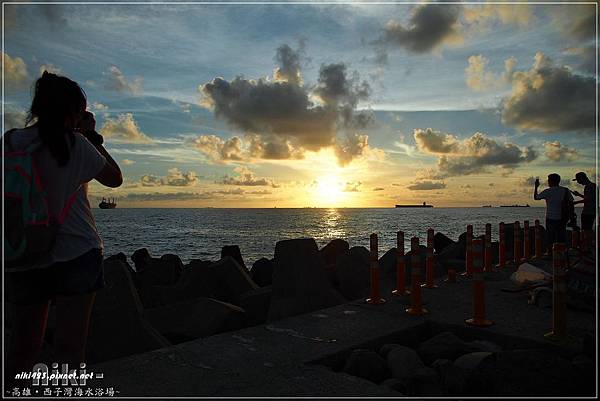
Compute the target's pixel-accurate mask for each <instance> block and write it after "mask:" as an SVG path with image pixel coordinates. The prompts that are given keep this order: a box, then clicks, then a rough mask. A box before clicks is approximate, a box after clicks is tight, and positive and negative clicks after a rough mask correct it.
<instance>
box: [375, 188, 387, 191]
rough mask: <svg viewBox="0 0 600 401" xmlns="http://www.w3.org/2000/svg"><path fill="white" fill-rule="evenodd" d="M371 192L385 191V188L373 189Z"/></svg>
mask: <svg viewBox="0 0 600 401" xmlns="http://www.w3.org/2000/svg"><path fill="white" fill-rule="evenodd" d="M373 191H385V188H382V187H375V188H373Z"/></svg>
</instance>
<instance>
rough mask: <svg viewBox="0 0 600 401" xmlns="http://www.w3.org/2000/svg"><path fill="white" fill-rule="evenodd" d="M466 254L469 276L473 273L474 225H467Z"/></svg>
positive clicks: (466, 268) (466, 271) (466, 269)
mask: <svg viewBox="0 0 600 401" xmlns="http://www.w3.org/2000/svg"><path fill="white" fill-rule="evenodd" d="M465 248H466V255H465V263H466V267H465V274H466V275H467V276H469V277H471V275H472V274H473V226H472V225H470V224H469V225H468V226H467V237H466V243H465Z"/></svg>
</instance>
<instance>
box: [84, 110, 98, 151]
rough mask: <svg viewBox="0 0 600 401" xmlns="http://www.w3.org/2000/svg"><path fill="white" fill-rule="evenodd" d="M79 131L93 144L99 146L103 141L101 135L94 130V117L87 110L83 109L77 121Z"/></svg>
mask: <svg viewBox="0 0 600 401" xmlns="http://www.w3.org/2000/svg"><path fill="white" fill-rule="evenodd" d="M79 132H81V134H82V135H83V136H85V137H86V138H87V140H88V141H90V142H91V143H92V144H93V145H94V146H100V145H102V144H103V143H104V138H103V137H102V135H100V134H99V133H97V132H96V119H95V118H94V115H93V114H92V113H91V112H89V111H87V110H86V111H84V112H83V116H82V117H81V121H80V122H79Z"/></svg>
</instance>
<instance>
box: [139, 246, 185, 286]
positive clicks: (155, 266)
mask: <svg viewBox="0 0 600 401" xmlns="http://www.w3.org/2000/svg"><path fill="white" fill-rule="evenodd" d="M131 260H133V263H134V264H135V270H136V272H137V277H138V279H136V284H138V285H141V284H144V285H172V284H175V283H176V282H177V280H178V279H179V276H181V272H182V271H183V263H182V262H181V259H180V258H179V256H177V255H173V254H166V255H163V256H162V257H160V258H153V257H151V256H150V253H148V250H147V249H146V248H142V249H138V250H137V251H135V252H134V253H133V255H132V256H131Z"/></svg>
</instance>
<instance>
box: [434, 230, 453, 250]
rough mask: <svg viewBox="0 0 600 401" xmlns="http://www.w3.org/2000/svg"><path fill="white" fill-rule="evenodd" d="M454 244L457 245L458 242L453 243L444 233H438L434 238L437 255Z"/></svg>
mask: <svg viewBox="0 0 600 401" xmlns="http://www.w3.org/2000/svg"><path fill="white" fill-rule="evenodd" d="M453 244H456V242H454V241H452V240H451V239H450V238H448V237H447V236H446V235H444V234H443V233H440V232H436V233H435V234H434V236H433V249H434V251H435V253H437V254H439V253H440V252H442V251H443V250H444V249H446V248H447V247H448V246H450V245H453Z"/></svg>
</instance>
